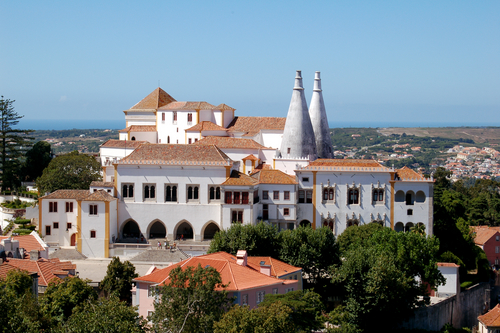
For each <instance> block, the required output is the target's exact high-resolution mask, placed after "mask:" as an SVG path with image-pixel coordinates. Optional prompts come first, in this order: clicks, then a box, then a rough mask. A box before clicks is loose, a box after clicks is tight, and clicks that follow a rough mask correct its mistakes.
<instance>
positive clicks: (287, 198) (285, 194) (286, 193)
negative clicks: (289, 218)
mask: <svg viewBox="0 0 500 333" xmlns="http://www.w3.org/2000/svg"><path fill="white" fill-rule="evenodd" d="M283 196H284V198H283V199H284V200H290V191H285V192H283Z"/></svg>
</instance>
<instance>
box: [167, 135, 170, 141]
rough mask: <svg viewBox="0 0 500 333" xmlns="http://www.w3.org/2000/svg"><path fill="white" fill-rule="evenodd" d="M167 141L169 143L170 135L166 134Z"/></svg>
mask: <svg viewBox="0 0 500 333" xmlns="http://www.w3.org/2000/svg"><path fill="white" fill-rule="evenodd" d="M167 143H170V135H169V136H167Z"/></svg>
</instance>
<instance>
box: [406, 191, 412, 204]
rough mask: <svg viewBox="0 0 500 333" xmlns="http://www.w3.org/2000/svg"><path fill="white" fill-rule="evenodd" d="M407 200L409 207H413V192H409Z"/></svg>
mask: <svg viewBox="0 0 500 333" xmlns="http://www.w3.org/2000/svg"><path fill="white" fill-rule="evenodd" d="M405 199H406V204H407V205H413V202H414V200H413V199H414V198H413V192H411V191H410V192H407V193H406V197H405Z"/></svg>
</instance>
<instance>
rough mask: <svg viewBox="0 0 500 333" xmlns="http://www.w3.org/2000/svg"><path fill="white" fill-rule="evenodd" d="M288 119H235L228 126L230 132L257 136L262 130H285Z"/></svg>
mask: <svg viewBox="0 0 500 333" xmlns="http://www.w3.org/2000/svg"><path fill="white" fill-rule="evenodd" d="M285 122H286V118H278V117H235V118H234V119H233V121H231V123H230V124H229V125H228V126H227V128H228V129H229V131H230V132H243V133H245V134H244V135H243V136H255V135H256V134H257V133H259V132H260V131H261V130H264V129H265V130H281V131H282V130H284V129H285Z"/></svg>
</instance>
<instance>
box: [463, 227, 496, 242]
mask: <svg viewBox="0 0 500 333" xmlns="http://www.w3.org/2000/svg"><path fill="white" fill-rule="evenodd" d="M470 228H471V230H472V231H473V232H474V233H475V234H476V235H475V237H474V243H475V244H476V245H484V243H486V242H487V241H489V240H490V239H491V238H492V237H494V236H496V235H499V231H498V229H497V228H494V227H488V226H485V225H484V226H471V227H470Z"/></svg>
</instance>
